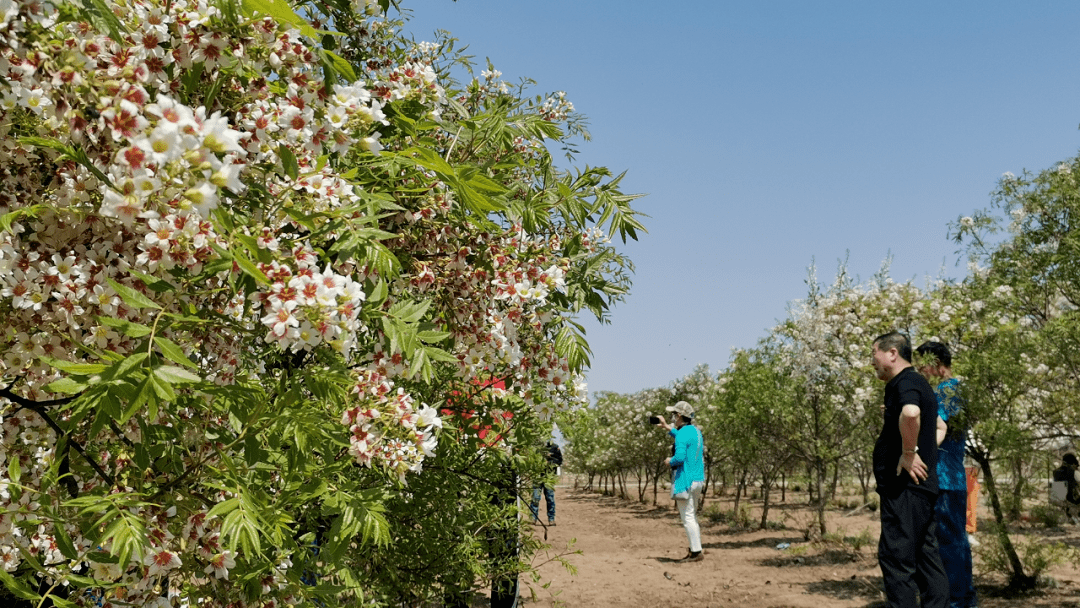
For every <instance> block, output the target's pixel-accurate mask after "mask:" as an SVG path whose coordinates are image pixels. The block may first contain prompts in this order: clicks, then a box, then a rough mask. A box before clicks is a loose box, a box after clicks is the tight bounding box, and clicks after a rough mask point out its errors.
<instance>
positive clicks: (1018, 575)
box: [971, 453, 1035, 590]
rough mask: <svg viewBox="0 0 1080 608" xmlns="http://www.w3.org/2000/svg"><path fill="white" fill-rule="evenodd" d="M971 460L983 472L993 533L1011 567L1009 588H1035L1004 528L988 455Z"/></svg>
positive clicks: (1033, 579) (981, 454)
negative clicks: (992, 518) (991, 512)
mask: <svg viewBox="0 0 1080 608" xmlns="http://www.w3.org/2000/svg"><path fill="white" fill-rule="evenodd" d="M971 456H972V458H974V459H975V462H977V463H979V467H980V468H981V469H982V472H983V486H985V488H986V494H987V496H989V497H990V510H991V511H993V513H994V521H995V522H997V526H995V528H996V530H995V531H994V533H995V534H996V535H997V538H998V541H999V542H1000V543H1001V548H1002V550H1003V551H1005V556H1006V557H1007V558H1008V560H1009V565H1010V566H1011V567H1012V575H1010V577H1009V588H1010V589H1015V590H1027V589H1034V588H1035V577H1034V576H1028V575H1027V574H1024V565H1023V564H1021V563H1020V556H1019V555H1017V553H1016V547H1015V546H1014V545H1013V543H1012V539H1011V538H1009V530H1008V528H1006V527H1005V513H1004V511H1003V510H1002V508H1001V499H1000V497H999V496H998V489H997V483H995V481H994V472H993V470H991V468H990V457H989V455H988V454H983V453H972V454H971Z"/></svg>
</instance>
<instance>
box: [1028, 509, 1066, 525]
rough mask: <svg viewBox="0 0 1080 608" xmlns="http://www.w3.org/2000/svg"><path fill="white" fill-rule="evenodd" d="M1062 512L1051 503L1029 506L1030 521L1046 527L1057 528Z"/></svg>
mask: <svg viewBox="0 0 1080 608" xmlns="http://www.w3.org/2000/svg"><path fill="white" fill-rule="evenodd" d="M1063 516H1064V513H1062V511H1061V508H1060V507H1055V506H1051V505H1037V506H1034V507H1032V508H1031V521H1033V522H1037V523H1040V524H1042V525H1043V526H1045V527H1047V528H1057V527H1058V526H1060V525H1061V521H1062V519H1063Z"/></svg>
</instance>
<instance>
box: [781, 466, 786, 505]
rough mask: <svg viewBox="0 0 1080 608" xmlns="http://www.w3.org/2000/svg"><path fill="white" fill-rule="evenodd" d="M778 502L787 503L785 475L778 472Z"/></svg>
mask: <svg viewBox="0 0 1080 608" xmlns="http://www.w3.org/2000/svg"><path fill="white" fill-rule="evenodd" d="M780 502H787V474H786V473H784V472H783V471H780Z"/></svg>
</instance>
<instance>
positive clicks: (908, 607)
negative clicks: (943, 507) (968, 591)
mask: <svg viewBox="0 0 1080 608" xmlns="http://www.w3.org/2000/svg"><path fill="white" fill-rule="evenodd" d="M934 502H935V501H934V495H932V494H929V493H927V492H923V491H922V490H915V489H912V488H905V489H904V490H903V491H901V492H900V493H898V494H896V493H892V495H888V494H881V540H880V541H879V542H878V563H879V564H880V565H881V574H882V577H883V578H884V579H885V597H886V599H888V601H889V606H890V608H916V606H919V605H920V604H919V603H918V601H917V598H918V597H920V596H921V597H922V604H921V606H922V608H945V606H946V604H948V600H949V579H948V576H946V574H945V568H943V567H942V565H941V557H940V556H939V555H938V543H937V535H936V528H935V524H934Z"/></svg>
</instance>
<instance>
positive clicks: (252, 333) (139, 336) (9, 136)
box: [0, 0, 642, 606]
mask: <svg viewBox="0 0 1080 608" xmlns="http://www.w3.org/2000/svg"><path fill="white" fill-rule="evenodd" d="M388 10H390V6H389V3H388V2H386V1H385V0H384V1H383V2H371V1H366V2H356V3H350V2H343V1H336V0H335V1H331V2H328V3H321V2H320V3H307V4H300V5H290V4H288V3H286V2H285V0H244V1H243V2H239V1H236V0H223V1H221V2H214V3H209V2H205V1H201V0H175V1H170V2H162V1H158V0H136V1H134V2H124V3H118V2H111V1H108V0H106V1H94V2H87V3H79V4H77V3H68V2H62V1H59V0H56V1H52V2H48V1H47V2H41V1H39V0H9V1H5V2H0V36H3V43H2V44H0V184H2V186H3V187H2V188H0V228H2V232H0V314H2V315H3V316H4V318H5V320H6V323H5V327H4V330H3V332H2V333H0V374H2V376H3V379H2V383H3V384H2V386H0V418H2V424H3V427H2V428H3V434H2V437H0V442H2V446H3V447H2V450H0V462H2V463H3V464H4V465H5V469H4V470H3V472H2V473H0V562H2V566H3V567H2V568H0V580H3V582H4V587H5V588H6V589H7V591H8V592H9V593H11V594H13V595H15V596H17V597H19V598H21V599H23V600H27V601H31V602H35V603H38V602H41V601H43V598H47V599H48V600H49V601H52V602H53V603H55V604H57V605H113V604H119V603H124V604H136V605H138V604H154V605H178V604H179V603H180V602H186V603H189V604H194V603H197V602H198V603H201V604H203V605H207V606H214V605H262V606H276V605H278V604H282V603H290V604H291V603H298V602H303V601H308V600H310V601H316V600H317V601H323V602H331V603H336V602H339V601H345V599H346V598H354V599H357V600H359V599H361V598H363V599H364V600H365V601H371V602H373V603H380V602H412V601H416V600H418V599H421V598H424V597H434V596H442V595H444V594H447V593H450V594H454V593H458V592H459V591H460V590H461V589H462V588H463V587H468V586H469V585H470V584H471V582H472V580H473V579H474V578H475V577H476V576H481V577H482V576H486V574H485V573H490V572H493V571H495V570H499V569H505V568H511V569H513V568H514V567H517V566H513V565H509V566H508V565H506V564H503V565H492V564H493V562H492V561H491V560H493V559H494V560H496V561H498V559H496V557H494V555H495V553H497V552H495V551H493V550H492V549H491V546H492V542H489V540H490V539H485V537H484V536H483V535H482V534H481V535H479V536H478V533H479V531H481V530H484V529H488V528H490V526H491V524H492V521H493V520H497V521H505V516H504V512H505V510H506V508H507V507H506V504H505V502H498V501H495V502H493V501H492V496H493V495H494V494H493V493H496V494H497V493H499V492H502V494H501V495H505V493H507V492H509V493H510V494H511V495H512V494H513V492H514V491H515V490H516V484H515V483H514V482H513V479H514V476H515V475H516V470H515V468H516V467H517V465H515V464H513V463H515V462H517V459H518V456H517V455H516V452H515V449H514V448H513V445H514V444H515V440H516V439H517V438H518V437H520V438H522V439H523V440H524V441H523V443H522V445H531V444H532V443H534V440H535V439H536V437H535V435H538V434H540V433H542V431H543V429H545V428H547V427H545V425H546V424H548V423H545V422H544V420H545V419H546V418H547V417H549V416H550V414H551V413H553V412H554V411H557V410H560V409H563V408H568V407H573V406H575V405H577V404H580V403H581V402H582V401H583V400H584V398H585V392H584V385H583V383H582V381H581V376H580V371H581V370H582V369H583V367H584V366H586V365H587V364H588V355H589V351H588V346H587V344H586V342H585V341H584V338H583V336H582V334H581V331H580V329H579V328H578V327H577V326H576V325H574V324H573V323H571V322H569V321H570V319H571V318H572V317H573V315H575V314H577V313H579V312H582V311H586V310H588V311H591V312H592V313H594V314H596V315H597V316H598V317H600V318H601V319H604V318H605V314H606V310H607V308H608V307H609V306H610V305H612V304H613V303H615V302H617V301H619V300H620V299H621V298H622V296H623V295H624V294H625V293H626V291H627V288H628V285H629V282H628V280H627V276H626V273H625V270H626V269H628V268H629V262H628V261H627V260H625V259H624V258H623V257H621V256H620V255H619V254H618V253H616V252H615V251H614V249H613V247H612V246H611V245H609V244H608V242H607V235H609V234H617V235H618V236H620V237H621V238H622V239H624V240H625V239H626V238H627V237H630V238H636V235H637V231H638V230H641V229H642V228H641V225H640V224H639V223H638V221H637V218H636V214H635V212H634V211H633V209H632V208H631V207H630V206H629V203H630V201H631V200H632V199H633V198H634V197H633V196H628V195H623V194H621V193H620V191H619V186H618V184H619V180H620V178H621V176H620V177H615V178H612V176H611V174H610V173H608V172H607V171H606V170H605V169H603V168H590V169H587V170H585V171H577V172H564V171H560V170H559V169H557V168H556V167H555V165H554V164H553V162H552V159H551V156H550V154H549V153H548V151H547V147H546V145H547V143H546V142H558V141H562V140H564V139H565V138H567V137H571V136H573V135H575V134H576V133H577V132H578V130H577V129H578V126H577V125H579V124H580V123H579V122H578V121H577V120H576V119H575V115H574V114H573V106H572V105H571V104H570V103H569V102H568V101H567V100H566V99H565V97H564V95H562V94H561V93H560V94H555V95H551V96H548V97H546V98H544V97H541V98H540V99H539V100H537V101H534V100H532V98H529V97H526V96H525V95H524V92H523V91H522V90H520V89H511V88H510V87H507V86H506V85H505V84H503V83H502V82H501V81H500V80H499V78H498V75H497V74H496V73H495V72H493V71H490V72H485V73H484V74H483V75H482V78H478V79H472V80H471V81H470V82H468V83H465V84H464V85H463V86H461V85H458V84H456V83H455V82H454V81H453V80H451V79H450V78H449V76H448V70H449V67H450V66H451V65H452V64H453V63H455V62H459V61H461V58H460V57H458V56H457V55H455V54H454V53H453V51H452V46H453V45H452V41H451V40H439V41H436V43H418V44H414V43H411V42H409V41H407V40H406V39H405V38H404V37H403V36H402V35H401V34H400V32H399V29H398V28H400V27H401V25H402V24H401V23H400V22H399V21H396V20H394V19H392V18H390V17H389V16H387V14H386V13H387V11H388ZM493 378H495V379H501V380H502V381H503V386H504V388H495V385H494V384H493V383H492V382H491V379H493ZM444 404H448V407H449V409H450V410H451V412H450V413H449V414H448V415H446V416H440V412H439V411H438V410H439V409H442V408H443V407H444ZM504 412H510V413H513V414H514V416H513V417H512V418H511V417H510V416H504V415H503V413H504ZM469 417H472V418H479V419H481V420H484V421H486V422H485V424H486V426H485V428H486V429H490V428H492V425H499V429H498V430H499V431H500V433H499V434H500V435H502V443H500V444H498V445H493V444H492V442H490V441H484V440H483V438H480V437H479V431H478V430H476V429H473V428H472V425H473V423H474V422H475V420H467V418H469ZM440 429H442V430H443V433H442V434H441V435H440ZM548 430H549V429H548ZM474 431H475V433H474ZM526 451H527V450H526ZM433 458H434V462H435V463H438V464H436V465H435V466H432V465H433V463H432V459H433ZM528 461H529V460H528V459H527V458H526V459H525V460H524V461H523V462H528ZM532 461H534V462H536V463H538V462H539V459H538V458H533V459H532ZM521 466H525V467H526V468H527V466H528V465H527V464H526V465H521ZM537 466H539V465H538V464H537ZM517 468H520V467H517ZM477 480H482V481H483V483H484V486H483V487H485V488H490V490H485V491H469V490H470V488H469V484H475V483H476V481H477ZM437 490H442V491H437ZM496 503H498V504H496ZM493 505H494V506H493ZM499 505H501V506H499ZM444 532H445V533H444ZM435 542H442V543H444V545H434V544H431V543H435ZM495 544H498V541H495ZM418 547H424V548H425V549H424V550H420V549H419V548H418ZM433 547H438V549H433ZM485 547H487V548H486V549H485ZM403 549H407V550H408V551H409V552H410V555H413V556H416V559H417V560H419V561H418V562H417V563H405V562H406V561H407V560H402V559H400V557H401V553H399V552H400V551H402V550H403ZM458 549H459V550H458ZM455 550H457V552H456V553H455ZM443 552H447V553H448V554H453V555H454V556H456V557H455V558H454V559H446V557H447V554H444V553H443ZM503 561H505V560H503Z"/></svg>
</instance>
